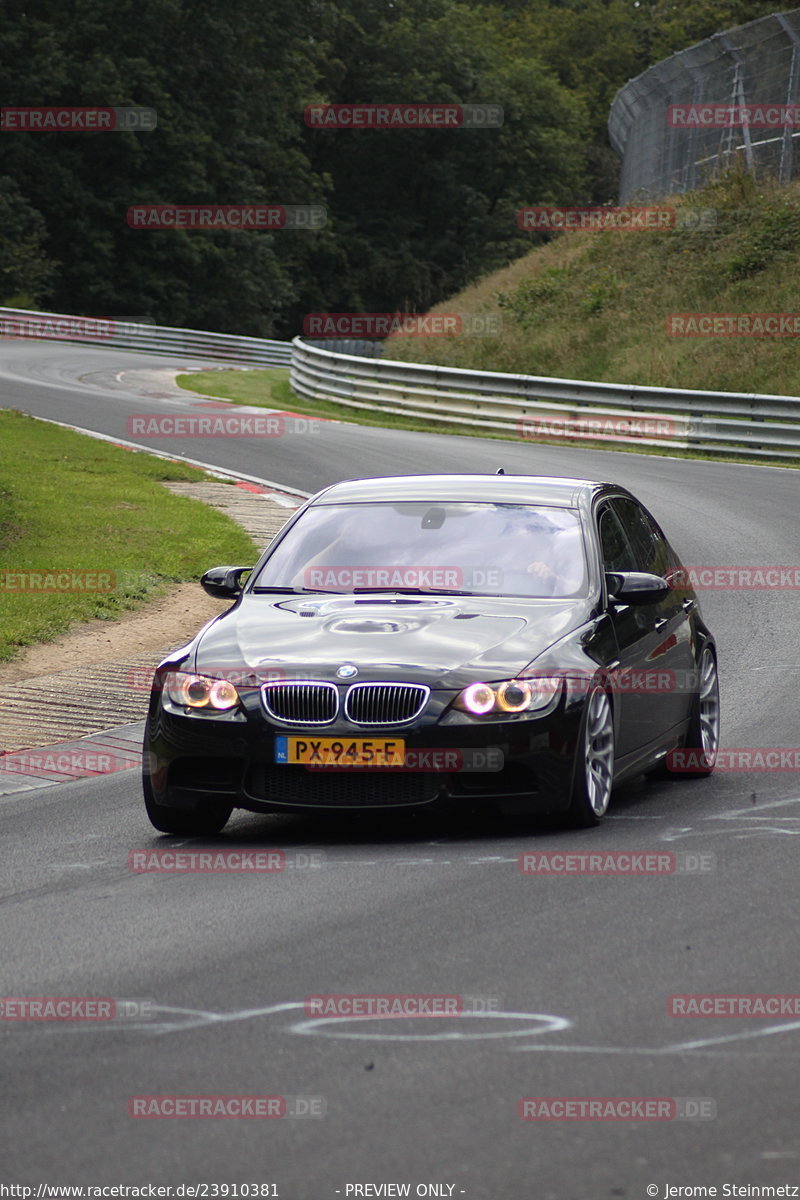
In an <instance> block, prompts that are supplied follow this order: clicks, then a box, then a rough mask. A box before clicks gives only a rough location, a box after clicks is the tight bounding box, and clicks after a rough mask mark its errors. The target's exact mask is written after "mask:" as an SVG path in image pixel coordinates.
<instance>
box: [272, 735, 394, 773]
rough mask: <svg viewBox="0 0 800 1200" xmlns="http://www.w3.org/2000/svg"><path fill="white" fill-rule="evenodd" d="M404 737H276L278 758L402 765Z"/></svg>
mask: <svg viewBox="0 0 800 1200" xmlns="http://www.w3.org/2000/svg"><path fill="white" fill-rule="evenodd" d="M405 755H406V744H405V740H404V739H403V738H318V737H276V738H275V762H276V763H301V764H302V765H303V766H307V767H402V765H403V763H404V762H405Z"/></svg>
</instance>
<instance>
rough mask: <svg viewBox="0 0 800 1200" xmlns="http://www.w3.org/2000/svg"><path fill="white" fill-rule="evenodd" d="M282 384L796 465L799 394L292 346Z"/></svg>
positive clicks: (323, 394)
mask: <svg viewBox="0 0 800 1200" xmlns="http://www.w3.org/2000/svg"><path fill="white" fill-rule="evenodd" d="M291 381H292V387H293V389H294V391H295V392H297V394H298V395H300V396H303V397H305V398H307V399H312V400H329V401H334V402H335V403H337V404H341V405H344V406H345V407H350V408H362V409H367V410H369V411H372V412H387V413H401V414H403V415H404V416H413V417H415V418H417V419H419V420H430V421H437V422H442V423H445V424H451V425H475V426H477V427H478V428H481V429H491V430H493V431H496V432H505V433H507V434H508V435H509V436H511V437H518V438H521V439H524V440H531V441H540V440H548V441H549V440H552V439H553V438H557V439H558V440H564V441H579V442H582V443H583V442H586V443H592V444H595V445H597V444H601V445H606V444H607V445H609V447H610V448H612V449H613V448H615V446H620V445H625V446H628V447H630V446H631V445H632V444H635V445H639V446H658V447H660V448H664V449H682V450H687V449H689V450H691V449H696V450H701V451H702V452H703V453H705V454H716V455H720V456H728V457H731V456H742V455H746V456H747V457H753V458H765V459H770V458H781V459H787V460H791V459H798V460H800V397H795V396H759V395H756V394H750V393H740V392H704V391H690V390H688V389H685V388H661V387H640V386H638V385H633V384H617V383H590V382H588V381H586V380H581V379H553V378H549V377H548V376H538V375H508V374H503V373H500V372H495V371H468V370H463V369H461V368H458V367H435V366H428V365H425V364H421V363H410V362H397V361H392V360H390V359H385V358H379V359H375V358H373V359H366V358H360V357H357V356H356V355H352V354H340V353H334V352H332V351H330V350H324V349H322V348H320V347H318V346H311V345H309V344H308V343H307V342H304V341H303V340H302V339H301V338H295V339H294V341H293V342H292V363H291Z"/></svg>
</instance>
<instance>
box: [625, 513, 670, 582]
mask: <svg viewBox="0 0 800 1200" xmlns="http://www.w3.org/2000/svg"><path fill="white" fill-rule="evenodd" d="M612 504H613V507H614V510H615V512H616V513H617V515H618V516H619V519H620V521H621V523H622V527H623V529H624V530H625V533H626V535H627V537H628V541H629V542H630V544H631V547H632V549H633V555H634V558H635V560H636V566H635V567H632V568H631V570H634V571H649V572H650V574H651V575H665V574H666V573H667V572H668V571H669V569H670V553H669V546H668V545H667V543H666V541H665V540H664V538H663V537H662V536H661V534H660V533H659V532H658V530H657V529H656V527H655V525H654V523H653V522H652V521H651V520H650V518H649V517H648V515H647V513H646V512H645V511H644V509H643V508H642V507H641V506H640V505H639V504H636V503H635V501H633V500H626V499H625V498H623V497H618V498H617V499H615V500H613V501H612Z"/></svg>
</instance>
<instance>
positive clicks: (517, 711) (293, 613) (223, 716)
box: [143, 474, 719, 835]
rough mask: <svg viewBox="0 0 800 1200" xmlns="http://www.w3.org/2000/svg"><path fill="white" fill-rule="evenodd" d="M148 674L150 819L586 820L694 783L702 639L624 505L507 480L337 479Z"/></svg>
mask: <svg viewBox="0 0 800 1200" xmlns="http://www.w3.org/2000/svg"><path fill="white" fill-rule="evenodd" d="M202 584H203V586H204V587H205V589H206V591H208V592H209V593H211V595H213V596H219V597H226V598H229V599H230V600H231V601H232V606H231V608H230V609H229V610H228V611H226V612H225V613H223V614H222V615H221V616H219V617H217V618H215V619H214V620H212V621H211V622H209V624H207V625H206V626H205V627H204V628H203V629H202V630H201V631H200V632H199V633H198V634H197V636H196V637H195V638H194V639H193V640H192V641H191V642H190V643H189V644H188V645H187V646H184V647H182V648H181V649H180V650H178V651H174V652H173V653H172V654H171V655H170V656H169V657H168V658H167V659H165V660H164V661H163V662H162V663H161V664H160V665H159V666H158V668H157V669H156V672H155V678H154V681H153V688H152V692H151V697H150V705H149V711H148V717H147V726H146V731H145V740H144V757H143V764H144V766H143V772H144V774H143V785H144V797H145V804H146V808H147V813H148V816H149V817H150V820H151V822H152V824H153V825H154V826H155V827H156V829H159V830H161V831H162V832H164V833H177V834H189V835H191V834H197V835H200V834H209V833H214V832H217V831H218V830H220V829H221V828H222V827H223V826H224V824H225V823H226V821H227V820H228V817H229V816H230V814H231V811H232V810H233V808H243V809H248V810H250V811H252V812H299V811H320V810H324V811H329V810H332V809H336V810H339V809H349V810H353V809H398V808H414V807H419V806H432V805H438V806H444V807H450V808H452V809H459V808H463V807H464V806H471V805H475V804H478V803H491V804H494V805H497V806H499V807H500V808H501V809H502V810H503V811H505V812H511V813H524V812H530V813H535V814H554V813H563V814H565V817H566V819H567V820H568V821H569V822H571V823H573V824H577V825H594V824H597V823H598V822H599V821H600V820H602V818H603V816H604V814H605V812H606V810H607V808H608V804H609V800H610V797H611V792H612V788H613V786H614V785H615V784H616V783H618V782H620V781H621V780H623V779H625V778H628V777H630V776H632V775H634V774H640V773H642V772H649V771H650V770H651V769H654V768H659V769H665V770H667V771H670V770H671V771H673V772H675V771H680V772H683V773H689V774H695V775H707V774H708V773H710V771H711V770H713V767H714V761H715V757H716V753H717V746H718V740H719V689H718V684H717V661H716V650H715V645H714V640H713V638H712V636H711V633H710V631H709V629H708V628H707V626H706V625H705V623H704V621H703V619H702V617H701V614H700V608H699V605H698V601H697V597H696V595H695V593H694V591H693V590H692V588H691V586H690V584H689V581H688V577H687V575H686V573H685V571H684V568H683V567H682V565H681V563H680V561H679V559H678V557H677V555H676V554H675V551H674V550H673V549H672V547H671V546H670V544H669V542H668V541H667V539H666V537H665V536H664V534H663V532H662V530H661V528H660V527H659V525H658V524H657V522H656V521H655V519H654V518H653V517H652V515H651V514H650V513H649V512H648V511H647V509H645V508H644V507H643V506H642V505H641V504H640V503H639V502H638V501H637V500H636V499H635V498H634V497H633V496H632V495H631V494H630V492H628V491H627V490H626V489H625V488H623V487H619V486H617V485H615V484H609V483H597V482H592V481H588V480H579V479H561V478H549V477H542V476H521V475H503V474H498V475H410V476H400V477H397V478H377V479H358V480H350V481H347V482H343V483H338V484H335V485H334V486H332V487H329V488H326V489H325V490H324V491H322V492H320V493H318V494H317V495H316V496H314V497H312V499H310V500H309V501H308V502H307V503H306V504H304V505H303V507H302V508H300V509H299V510H298V511H297V512H296V513H295V514H294V516H293V517H292V518H291V519H290V520H289V521H288V523H287V524H286V525H285V526H284V528H283V529H282V530H281V532H280V533H279V534H278V535H277V537H276V538H275V539H274V540H273V542H272V543H271V544H270V545H269V546H268V547H267V549H266V550H265V551H264V553H263V555H262V556H261V558H260V560H259V561H258V562H257V563H256V565H255V566H254V567H250V566H247V567H239V566H226V567H215V568H214V569H213V570H210V571H208V572H207V573H206V574H205V575H204V576H203V579H202Z"/></svg>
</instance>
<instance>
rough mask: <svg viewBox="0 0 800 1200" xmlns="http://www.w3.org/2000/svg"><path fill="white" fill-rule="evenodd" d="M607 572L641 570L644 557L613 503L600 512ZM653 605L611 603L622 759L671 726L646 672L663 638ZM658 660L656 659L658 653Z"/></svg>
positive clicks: (618, 740) (599, 521)
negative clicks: (640, 557) (639, 556)
mask: <svg viewBox="0 0 800 1200" xmlns="http://www.w3.org/2000/svg"><path fill="white" fill-rule="evenodd" d="M596 519H597V524H598V537H599V545H600V551H601V555H602V559H603V570H604V571H605V572H606V573H609V572H614V571H640V570H643V569H644V568H642V567H641V566H640V559H639V558H638V557H637V554H636V552H635V550H634V547H633V545H632V544H631V540H630V538H629V537H628V534H627V532H626V530H625V528H624V526H623V524H622V521H621V519H620V515H619V513H618V512H617V510H616V506H615V505H614V503H613V501H612V500H606V501H604V502H602V503H601V504H600V505H599V506H598V509H597V514H596ZM656 608H657V606H655V605H640V604H611V603H610V602H608V604H607V609H608V613H609V616H610V618H611V623H612V625H613V628H614V635H615V638H616V642H617V658H618V667H617V669H616V671H615V673H614V685H613V686H614V704H615V706H616V709H617V712H618V714H619V722H618V727H617V754H618V756H619V757H620V758H622V757H624V756H625V755H627V754H632V753H635V752H636V751H637V750H640V749H641V748H642V747H644V746H647V745H648V744H649V743H650V742H652V741H653V740H654V739H655V738H657V737H658V736H659V735H660V734H661V733H663V732H664V731H665V730H666V728H667V727H668V718H667V716H666V714H665V712H664V710H663V708H662V706H661V705H660V704H659V695H658V693H657V691H655V690H652V689H651V688H650V686H649V681H648V678H647V675H646V674H645V671H646V667H647V664H648V662H649V661H650V660H651V656H652V655H653V654H654V653H656V651H657V648H658V646H659V644H660V643H661V641H662V640H663V638H662V636H661V630H660V628H657V623H658V621H659V620H660V618H659V616H658V614H657V613H656ZM656 657H657V655H656Z"/></svg>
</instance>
